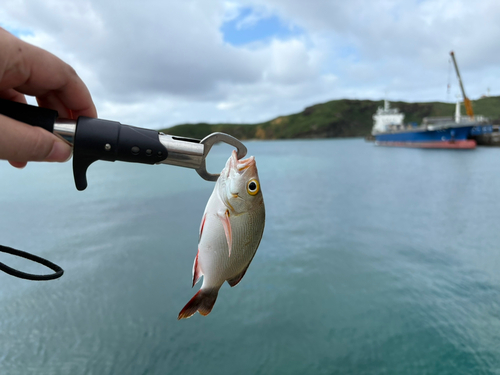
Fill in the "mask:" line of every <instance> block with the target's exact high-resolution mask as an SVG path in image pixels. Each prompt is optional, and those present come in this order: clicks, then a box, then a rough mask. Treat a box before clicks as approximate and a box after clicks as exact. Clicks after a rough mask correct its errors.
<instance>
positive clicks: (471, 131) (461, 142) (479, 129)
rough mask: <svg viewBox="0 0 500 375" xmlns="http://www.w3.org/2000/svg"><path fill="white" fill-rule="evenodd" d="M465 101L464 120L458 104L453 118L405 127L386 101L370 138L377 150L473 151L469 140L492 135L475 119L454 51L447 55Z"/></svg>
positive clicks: (489, 127)
mask: <svg viewBox="0 0 500 375" xmlns="http://www.w3.org/2000/svg"><path fill="white" fill-rule="evenodd" d="M450 55H451V58H452V60H453V64H454V66H455V71H456V73H457V78H458V82H459V83H460V89H461V91H462V95H463V98H464V106H465V110H466V112H467V116H461V114H460V102H457V105H456V109H455V116H454V117H427V118H424V119H423V120H422V123H421V124H420V125H416V124H404V122H403V121H404V114H403V113H400V112H399V110H398V109H397V108H390V104H389V102H388V101H387V100H385V101H384V107H379V108H378V109H377V112H376V113H375V114H374V115H373V121H374V123H373V129H372V136H373V137H374V139H375V144H377V145H379V146H394V147H418V148H453V149H472V148H475V147H476V141H475V140H474V139H472V137H475V136H480V135H483V134H488V133H491V132H492V125H491V123H490V122H489V120H488V119H487V118H486V117H484V116H478V115H474V111H473V109H472V103H471V101H470V100H469V98H467V95H465V90H464V86H463V83H462V78H461V77H460V72H459V70H458V65H457V62H456V60H455V54H454V53H453V51H452V52H451V53H450Z"/></svg>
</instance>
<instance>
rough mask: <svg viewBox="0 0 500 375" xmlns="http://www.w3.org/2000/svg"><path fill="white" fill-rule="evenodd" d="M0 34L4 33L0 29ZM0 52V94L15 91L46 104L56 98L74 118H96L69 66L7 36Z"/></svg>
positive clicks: (81, 85)
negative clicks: (0, 52) (10, 90)
mask: <svg viewBox="0 0 500 375" xmlns="http://www.w3.org/2000/svg"><path fill="white" fill-rule="evenodd" d="M0 32H1V33H7V32H6V31H5V30H2V29H0ZM3 36H5V35H3ZM0 50H1V51H2V56H0V74H1V73H2V70H3V76H2V79H1V82H0V91H2V90H5V89H9V88H15V89H16V90H17V91H18V92H20V93H23V94H26V95H32V96H36V97H37V98H39V99H40V101H41V102H42V103H44V100H46V102H47V103H50V104H54V99H53V98H54V97H57V98H58V100H59V101H60V102H61V103H62V104H63V105H64V106H65V107H66V108H67V109H68V110H70V111H71V112H72V113H73V114H74V115H75V116H89V117H96V116H97V112H96V109H95V106H94V103H93V101H92V97H91V96H90V93H89V91H88V88H87V86H85V84H84V83H83V81H82V80H81V79H80V77H78V75H77V74H76V72H75V70H74V69H73V68H72V67H71V66H69V65H68V64H66V63H65V62H63V61H62V60H60V59H59V58H57V57H56V56H54V55H52V54H51V53H49V52H47V51H45V50H43V49H40V48H38V47H35V46H33V45H30V44H28V43H25V42H23V41H22V40H20V39H18V38H16V37H14V36H12V35H11V34H9V33H7V37H5V38H0ZM54 109H55V108H54ZM59 109H60V110H61V111H62V108H59Z"/></svg>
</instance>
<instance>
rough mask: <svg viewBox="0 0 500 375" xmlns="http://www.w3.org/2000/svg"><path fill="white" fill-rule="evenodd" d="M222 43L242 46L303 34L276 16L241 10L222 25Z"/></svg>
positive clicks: (245, 9)
mask: <svg viewBox="0 0 500 375" xmlns="http://www.w3.org/2000/svg"><path fill="white" fill-rule="evenodd" d="M220 30H221V32H222V34H223V35H224V42H226V43H229V44H232V45H233V46H242V45H245V44H249V43H253V42H266V41H269V40H270V39H272V38H276V39H281V40H286V39H290V38H292V37H296V36H299V35H302V34H304V32H303V30H302V29H300V28H299V27H297V26H293V25H288V24H286V23H285V22H284V21H283V20H281V19H280V18H279V17H278V16H276V15H266V16H259V15H257V14H256V13H255V12H254V11H253V9H252V8H242V9H241V10H240V12H239V14H238V15H237V16H236V17H235V18H233V19H231V20H229V21H226V22H224V23H223V24H222V26H221V28H220Z"/></svg>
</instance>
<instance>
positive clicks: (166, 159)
mask: <svg viewBox="0 0 500 375" xmlns="http://www.w3.org/2000/svg"><path fill="white" fill-rule="evenodd" d="M0 114H2V115H5V116H8V117H10V118H13V119H14V120H17V121H21V122H24V123H26V124H29V125H33V126H38V127H41V128H44V129H45V130H47V131H49V132H51V133H53V134H55V135H57V136H59V137H60V138H62V139H63V140H64V141H66V142H67V143H68V144H69V145H71V146H73V176H74V179H75V185H76V188H77V189H78V190H85V189H86V188H87V169H88V167H89V166H90V165H91V164H92V163H93V162H95V161H97V160H106V161H116V160H118V161H124V162H131V163H143V164H170V165H177V166H179V167H184V168H191V169H194V170H196V172H198V174H199V175H200V176H201V177H202V178H203V179H205V180H207V181H216V180H217V178H218V177H219V174H214V173H209V172H208V171H207V168H206V157H207V155H208V153H209V152H210V149H211V148H212V146H213V145H214V144H216V143H219V142H223V143H227V144H229V145H231V146H233V147H235V148H236V150H237V157H238V159H241V158H243V157H244V156H245V155H246V153H247V149H246V147H245V145H243V143H241V142H240V141H239V140H238V139H236V138H234V137H232V136H230V135H229V134H225V133H212V134H209V135H208V136H206V137H205V138H203V139H202V140H198V139H193V138H186V137H177V136H174V135H168V134H164V133H161V132H158V131H157V130H152V129H146V128H139V127H135V126H130V125H124V124H121V123H119V122H116V121H108V120H102V119H98V118H90V117H85V116H80V117H78V119H76V120H73V119H64V118H59V114H58V112H57V111H55V110H52V109H47V108H42V107H37V106H33V105H29V104H23V103H18V102H13V101H10V100H5V99H0Z"/></svg>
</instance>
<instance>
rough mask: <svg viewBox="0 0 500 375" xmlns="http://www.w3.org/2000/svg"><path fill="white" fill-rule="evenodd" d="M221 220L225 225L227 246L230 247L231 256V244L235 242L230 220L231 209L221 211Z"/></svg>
mask: <svg viewBox="0 0 500 375" xmlns="http://www.w3.org/2000/svg"><path fill="white" fill-rule="evenodd" d="M219 217H220V221H221V222H222V226H223V227H224V233H225V234H226V241H227V247H228V248H229V256H231V246H232V244H233V232H232V230H231V222H230V221H229V210H226V211H224V212H219Z"/></svg>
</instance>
